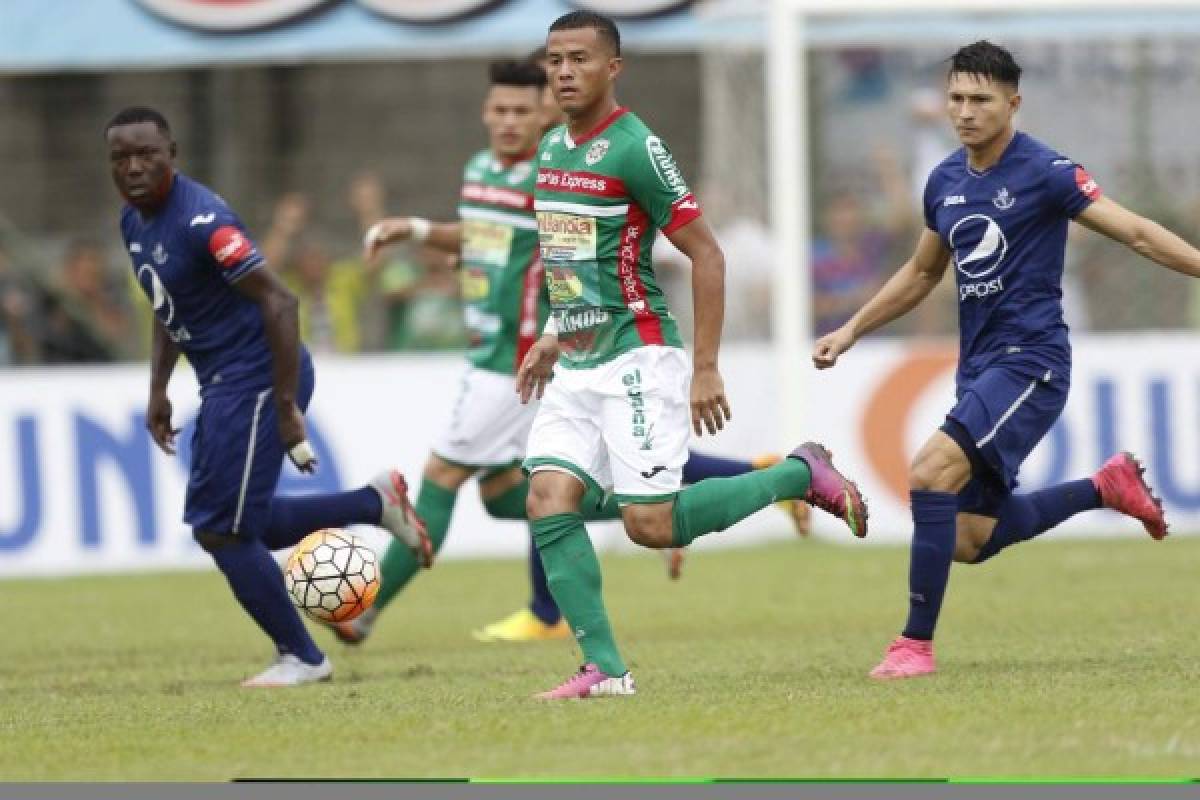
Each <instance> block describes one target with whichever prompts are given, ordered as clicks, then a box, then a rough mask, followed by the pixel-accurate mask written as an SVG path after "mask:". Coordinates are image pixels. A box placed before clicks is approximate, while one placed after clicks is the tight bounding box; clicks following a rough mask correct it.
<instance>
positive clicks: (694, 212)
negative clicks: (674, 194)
mask: <svg viewBox="0 0 1200 800" xmlns="http://www.w3.org/2000/svg"><path fill="white" fill-rule="evenodd" d="M700 213H701V212H700V203H698V202H697V201H696V198H695V197H693V196H692V193H691V192H688V193H687V194H686V195H684V196H683V197H681V198H680V199H678V200H676V201H675V202H674V203H672V204H671V218H670V219H669V220H667V224H666V225H664V226H663V229H662V231H663V233H671V232H672V231H677V230H679V229H680V228H682V227H683V226H684V225H687V224H688V223H689V222H691V221H692V220H694V219H698V218H699V217H700Z"/></svg>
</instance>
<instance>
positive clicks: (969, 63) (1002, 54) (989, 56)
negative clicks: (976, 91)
mask: <svg viewBox="0 0 1200 800" xmlns="http://www.w3.org/2000/svg"><path fill="white" fill-rule="evenodd" d="M949 61H950V70H949V71H948V73H947V74H948V75H955V74H960V75H975V76H977V77H980V78H987V79H988V80H990V81H992V82H993V83H1005V84H1008V85H1009V86H1011V87H1013V88H1014V89H1016V88H1018V87H1019V86H1020V84H1021V67H1020V65H1019V64H1017V60H1016V59H1015V58H1013V54H1012V53H1010V52H1008V50H1006V49H1004V48H1003V47H1001V46H1000V45H998V44H992V43H991V42H989V41H987V40H986V39H980V40H979V41H978V42H973V43H971V44H968V45H966V46H964V47H960V48H958V51H957V52H956V53H955V54H954V55H952V56H950V58H949Z"/></svg>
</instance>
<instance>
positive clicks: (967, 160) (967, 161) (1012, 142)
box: [963, 131, 1022, 178]
mask: <svg viewBox="0 0 1200 800" xmlns="http://www.w3.org/2000/svg"><path fill="white" fill-rule="evenodd" d="M1021 135H1022V134H1021V132H1020V131H1013V137H1012V138H1011V139H1009V140H1008V145H1007V146H1005V148H1004V152H1003V153H1001V154H1000V157H999V158H997V159H996V163H995V164H992V165H991V166H990V167H988V168H987V169H985V170H977V169H972V168H971V156H970V154H969V153H968V152H967V148H965V147H964V148H963V164H964V165H966V168H967V174H968V175H970V176H971V177H973V178H983V177H986V176H987V175H990V174H992V173H993V172H994V171H995V170H996V167H998V166H1000V165H1001V164H1003V163H1004V159H1006V158H1008V154H1009V153H1011V152H1012V151H1013V150H1014V149H1015V148H1016V145H1017V140H1018V139H1020V138H1021Z"/></svg>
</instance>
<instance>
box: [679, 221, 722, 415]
mask: <svg viewBox="0 0 1200 800" xmlns="http://www.w3.org/2000/svg"><path fill="white" fill-rule="evenodd" d="M667 238H668V239H670V240H671V244H673V245H675V247H677V248H679V252H681V253H683V254H684V255H685V256H687V257H688V259H689V260H690V261H691V262H692V308H693V315H694V319H695V334H694V339H695V343H694V349H695V351H696V352H695V354H694V356H693V361H694V364H693V373H692V397H691V403H692V429H693V430H694V431H695V432H696V435H697V436H700V435H701V434H702V429H701V428H702V427H703V429H705V430H707V431H708V432H709V433H710V434H713V433H716V432H717V431H719V430H721V429H722V428H724V427H725V421H726V420H728V419H730V417H731V415H730V412H729V400H728V399H726V397H725V383H724V381H723V380H722V379H721V373H720V371H719V370H718V368H717V354H718V351H719V350H720V349H721V326H722V325H723V324H724V322H725V254H724V253H722V252H721V246H720V245H719V244H717V240H716V237H714V236H713V234H712V230H711V229H710V228H709V227H708V223H707V222H705V221H704V218H703V217H700V218H697V219H694V220H692V221H691V222H689V223H688V224H686V225H684V226H683V227H682V228H679V229H677V230H674V231H672V232H671V233H669V234H667Z"/></svg>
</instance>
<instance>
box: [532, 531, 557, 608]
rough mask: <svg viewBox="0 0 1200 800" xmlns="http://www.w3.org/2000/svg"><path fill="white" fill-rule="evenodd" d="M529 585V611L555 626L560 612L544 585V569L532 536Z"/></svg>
mask: <svg viewBox="0 0 1200 800" xmlns="http://www.w3.org/2000/svg"><path fill="white" fill-rule="evenodd" d="M529 583H530V586H531V588H532V589H533V599H532V600H530V601H529V610H530V611H532V612H533V615H534V616H535V617H537V618H538V619H540V620H541V621H542V622H544V623H546V624H547V625H557V624H558V621H559V620H560V619H562V612H561V611H559V610H558V604H557V603H555V602H554V595H552V594H550V586H549V585H548V584H547V583H546V568H545V567H543V566H542V557H541V555H540V554H539V553H538V549H537V542H536V541H535V540H534V538H533V537H532V536H530V537H529Z"/></svg>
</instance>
